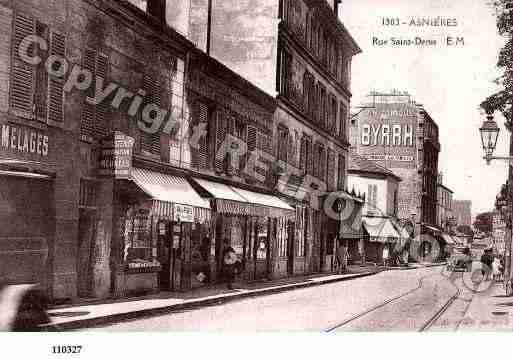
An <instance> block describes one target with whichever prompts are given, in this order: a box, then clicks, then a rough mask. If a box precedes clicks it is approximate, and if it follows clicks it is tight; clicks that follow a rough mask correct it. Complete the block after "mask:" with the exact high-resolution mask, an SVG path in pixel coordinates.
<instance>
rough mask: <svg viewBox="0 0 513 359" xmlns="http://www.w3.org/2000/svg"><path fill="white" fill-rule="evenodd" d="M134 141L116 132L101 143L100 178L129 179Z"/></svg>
mask: <svg viewBox="0 0 513 359" xmlns="http://www.w3.org/2000/svg"><path fill="white" fill-rule="evenodd" d="M133 146H134V139H133V138H132V137H130V136H127V135H125V134H124V133H122V132H119V131H116V132H115V133H114V135H113V136H110V137H108V138H106V139H105V140H103V141H102V142H101V153H100V167H99V171H98V172H99V175H100V176H109V177H111V176H113V177H115V178H118V179H129V178H130V172H131V170H132V152H133Z"/></svg>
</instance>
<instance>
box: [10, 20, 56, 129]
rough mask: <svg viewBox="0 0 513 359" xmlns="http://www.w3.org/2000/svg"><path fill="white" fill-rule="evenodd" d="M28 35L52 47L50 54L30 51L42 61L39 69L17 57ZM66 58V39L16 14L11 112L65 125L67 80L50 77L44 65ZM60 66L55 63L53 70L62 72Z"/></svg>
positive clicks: (19, 115)
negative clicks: (59, 57)
mask: <svg viewBox="0 0 513 359" xmlns="http://www.w3.org/2000/svg"><path fill="white" fill-rule="evenodd" d="M29 35H37V36H39V37H42V38H44V39H45V40H46V41H47V43H48V44H49V48H48V51H41V50H39V48H37V47H36V46H34V45H33V46H31V47H30V48H29V53H30V55H32V56H35V55H37V56H39V57H41V60H42V61H41V63H40V64H39V65H37V66H34V65H29V64H27V63H26V62H25V61H23V60H22V59H21V58H20V56H19V53H18V50H19V45H20V43H21V42H22V41H23V39H24V38H25V37H27V36H29ZM65 55H66V39H65V37H64V36H63V35H61V34H59V33H57V32H55V31H53V30H50V29H49V28H48V27H47V26H46V25H45V24H43V23H41V22H39V21H36V20H35V19H34V18H32V17H31V16H28V15H25V14H23V13H20V12H18V13H17V14H16V17H15V18H14V27H13V37H12V65H11V81H10V97H9V101H10V111H11V112H12V113H13V114H14V115H15V116H18V117H23V118H26V119H35V120H38V121H41V122H45V123H49V124H57V123H61V122H62V121H64V91H63V88H64V79H63V78H57V77H54V76H49V75H48V72H47V70H46V67H45V66H46V64H45V63H46V60H47V58H48V57H49V56H61V57H65ZM60 66H62V64H59V63H58V62H55V63H54V70H59V67H60ZM55 67H57V68H55Z"/></svg>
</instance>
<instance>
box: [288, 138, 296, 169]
mask: <svg viewBox="0 0 513 359" xmlns="http://www.w3.org/2000/svg"><path fill="white" fill-rule="evenodd" d="M287 139H288V141H287V142H288V145H287V162H288V163H289V164H291V165H292V166H295V165H296V161H295V158H296V144H295V138H294V132H293V131H287Z"/></svg>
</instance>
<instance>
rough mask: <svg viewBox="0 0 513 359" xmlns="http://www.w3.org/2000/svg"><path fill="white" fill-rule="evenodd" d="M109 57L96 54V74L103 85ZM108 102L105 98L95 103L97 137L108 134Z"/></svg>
mask: <svg viewBox="0 0 513 359" xmlns="http://www.w3.org/2000/svg"><path fill="white" fill-rule="evenodd" d="M108 73H109V58H108V57H107V56H106V55H104V54H101V53H98V54H97V56H96V74H95V75H96V76H98V77H101V78H103V79H104V83H103V84H104V86H105V85H106V84H107V83H108ZM110 111H111V109H110V103H109V101H107V100H105V101H103V102H102V103H100V104H98V105H96V120H95V132H96V135H97V136H98V137H100V138H101V137H106V136H108V135H109V134H110V127H111V123H110V120H111V118H110V117H111V116H110Z"/></svg>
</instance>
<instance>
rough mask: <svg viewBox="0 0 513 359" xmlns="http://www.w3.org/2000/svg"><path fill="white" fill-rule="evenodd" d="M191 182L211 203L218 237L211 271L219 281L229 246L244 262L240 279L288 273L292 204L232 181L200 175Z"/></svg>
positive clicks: (292, 236) (292, 218)
mask: <svg viewBox="0 0 513 359" xmlns="http://www.w3.org/2000/svg"><path fill="white" fill-rule="evenodd" d="M191 183H193V185H194V188H195V189H196V190H197V191H198V192H199V193H200V194H201V195H202V197H203V198H206V199H208V200H209V201H210V203H211V209H212V223H213V228H214V230H213V234H214V238H215V241H214V250H213V254H214V263H213V264H214V265H213V266H212V268H211V271H212V277H213V278H215V280H216V281H217V282H222V281H223V280H224V278H223V275H222V267H223V262H222V261H223V253H224V251H225V249H227V248H228V247H231V248H233V250H234V251H235V253H236V254H237V256H238V258H239V259H240V261H241V263H242V273H241V276H240V279H241V280H244V281H251V280H258V279H269V278H273V277H277V276H282V275H284V276H286V275H287V273H288V272H287V271H288V269H287V268H288V260H289V258H290V257H291V256H289V254H290V252H289V250H291V242H292V241H293V240H294V235H293V233H294V225H295V223H294V217H295V210H294V208H293V207H291V206H290V205H288V204H287V203H286V202H285V201H283V200H281V199H280V198H278V197H276V196H274V195H269V194H263V193H257V192H254V191H250V190H246V189H242V188H239V187H237V186H233V185H228V184H224V183H219V182H214V181H211V180H207V179H201V178H193V179H192V180H191ZM282 259H285V264H284V265H283V267H282V266H280V263H281V262H282ZM290 260H292V259H290Z"/></svg>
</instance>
